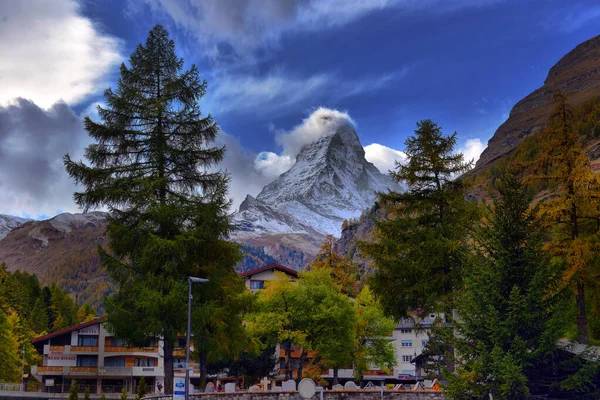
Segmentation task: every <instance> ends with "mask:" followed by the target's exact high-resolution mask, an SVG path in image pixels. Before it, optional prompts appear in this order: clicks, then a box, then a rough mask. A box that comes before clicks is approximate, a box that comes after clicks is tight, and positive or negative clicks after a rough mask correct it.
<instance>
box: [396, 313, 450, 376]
mask: <svg viewBox="0 0 600 400" xmlns="http://www.w3.org/2000/svg"><path fill="white" fill-rule="evenodd" d="M437 318H441V319H442V320H443V319H444V314H443V313H431V314H428V315H426V316H425V317H423V318H422V319H421V318H405V319H402V320H400V322H399V323H398V326H396V329H394V332H393V334H392V337H393V339H394V344H395V346H396V368H395V369H394V374H395V375H396V376H419V374H417V371H416V368H415V364H414V362H412V363H411V361H413V360H414V359H415V358H417V357H418V356H419V355H421V353H423V349H424V347H425V345H426V344H427V342H428V341H429V333H430V331H431V326H432V324H433V323H434V322H435V320H436V319H437Z"/></svg>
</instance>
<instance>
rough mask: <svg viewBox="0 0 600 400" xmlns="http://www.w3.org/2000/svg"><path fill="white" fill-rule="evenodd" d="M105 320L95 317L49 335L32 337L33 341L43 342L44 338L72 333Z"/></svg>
mask: <svg viewBox="0 0 600 400" xmlns="http://www.w3.org/2000/svg"><path fill="white" fill-rule="evenodd" d="M103 320H104V318H94V319H93V320H91V321H88V322H82V323H80V324H77V325H73V326H71V327H68V328H65V329H61V330H59V331H56V332H52V333H49V334H47V335H43V336H40V337H36V338H34V339H31V343H33V344H35V343H39V342H43V341H44V340H48V339H52V338H53V337H57V336H61V335H64V334H65V333H70V332H73V331H78V330H80V329H82V328H87V327H88V326H92V325H96V324H99V323H101V322H102V321H103Z"/></svg>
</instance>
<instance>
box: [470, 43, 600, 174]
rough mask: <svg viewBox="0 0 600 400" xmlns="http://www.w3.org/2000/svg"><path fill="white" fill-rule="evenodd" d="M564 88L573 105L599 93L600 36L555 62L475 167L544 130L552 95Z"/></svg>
mask: <svg viewBox="0 0 600 400" xmlns="http://www.w3.org/2000/svg"><path fill="white" fill-rule="evenodd" d="M556 89H559V90H561V91H562V92H563V93H564V94H565V95H566V96H567V98H568V101H569V103H570V104H571V106H577V105H579V104H581V103H583V102H584V101H586V100H589V99H591V98H593V97H596V96H598V95H600V36H596V37H593V38H592V39H590V40H588V41H586V42H583V43H581V44H580V45H578V46H577V47H575V48H574V49H573V50H571V51H570V52H569V53H567V55H565V56H564V57H563V58H561V59H560V61H559V62H558V63H557V64H556V65H554V66H553V67H552V68H551V69H550V72H549V73H548V77H547V78H546V80H545V82H544V86H542V87H541V88H539V89H537V90H535V91H534V92H533V93H531V94H529V95H527V96H526V97H525V98H523V99H522V100H521V101H519V102H518V103H517V104H516V105H515V106H514V107H513V109H512V110H511V112H510V116H509V117H508V119H507V120H506V122H504V123H503V124H502V125H500V127H499V128H498V130H497V131H496V132H495V133H494V136H493V137H492V138H491V139H490V140H489V142H488V146H487V148H486V149H485V150H484V151H483V153H482V154H481V157H480V158H479V161H477V164H476V166H475V170H478V169H481V168H485V167H487V166H489V165H491V164H492V163H494V162H495V161H496V160H498V159H500V158H502V157H504V156H506V155H508V154H509V153H510V152H511V151H512V150H514V149H515V147H516V146H517V144H519V143H520V142H521V141H522V140H523V139H524V138H525V137H527V136H529V135H531V134H533V133H534V132H536V131H537V130H539V129H542V128H543V127H544V126H545V125H546V123H547V122H548V119H549V117H550V115H551V113H552V110H553V108H554V105H553V103H552V94H553V92H554V90H556Z"/></svg>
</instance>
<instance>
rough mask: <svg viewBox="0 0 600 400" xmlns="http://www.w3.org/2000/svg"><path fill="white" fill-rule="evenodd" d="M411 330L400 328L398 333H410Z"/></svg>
mask: <svg viewBox="0 0 600 400" xmlns="http://www.w3.org/2000/svg"><path fill="white" fill-rule="evenodd" d="M411 332H412V328H400V333H411Z"/></svg>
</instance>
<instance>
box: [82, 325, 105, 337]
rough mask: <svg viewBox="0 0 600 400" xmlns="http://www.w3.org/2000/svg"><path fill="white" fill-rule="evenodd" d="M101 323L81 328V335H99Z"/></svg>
mask: <svg viewBox="0 0 600 400" xmlns="http://www.w3.org/2000/svg"><path fill="white" fill-rule="evenodd" d="M99 327H100V324H97V325H92V326H88V327H85V328H83V329H80V330H79V334H80V335H98V334H99V331H100V329H99Z"/></svg>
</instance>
